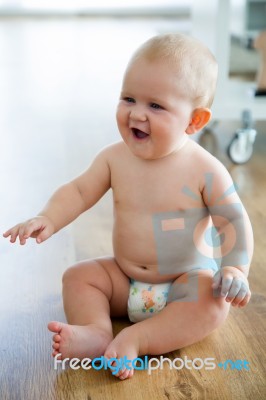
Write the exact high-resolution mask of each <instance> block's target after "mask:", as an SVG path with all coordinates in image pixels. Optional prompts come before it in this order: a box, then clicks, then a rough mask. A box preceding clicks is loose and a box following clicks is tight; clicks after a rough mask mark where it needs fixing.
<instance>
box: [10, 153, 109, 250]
mask: <svg viewBox="0 0 266 400" xmlns="http://www.w3.org/2000/svg"><path fill="white" fill-rule="evenodd" d="M107 154H108V149H105V150H103V151H102V152H101V153H99V154H98V155H97V157H96V158H95V160H94V161H93V163H92V164H91V166H90V167H89V168H88V169H87V170H86V171H85V172H84V173H83V174H81V175H80V176H78V177H77V178H76V179H74V180H73V181H71V182H69V183H67V184H65V185H63V186H61V187H60V188H59V189H58V190H57V191H56V192H55V193H54V194H53V195H52V197H51V198H50V200H49V201H48V203H47V204H46V206H45V207H44V209H43V210H42V211H41V212H40V213H39V214H38V216H36V217H35V218H32V219H29V220H27V221H25V222H23V223H20V224H17V225H15V226H14V227H13V228H11V229H9V230H7V231H6V232H5V233H4V234H3V236H4V237H5V238H7V237H9V236H10V242H11V243H14V242H15V241H16V239H17V237H18V238H19V241H20V244H22V245H23V244H25V243H26V240H27V239H28V238H30V237H32V238H36V241H37V243H41V242H43V241H44V240H46V239H48V238H49V237H50V236H52V235H53V233H55V232H57V231H59V230H60V229H61V228H63V227H64V226H66V225H68V224H69V223H70V222H72V221H74V219H76V218H77V217H78V216H79V215H80V214H81V213H83V212H84V211H86V210H88V209H89V208H91V207H92V206H93V205H94V204H95V203H96V202H97V201H98V200H99V199H100V198H101V197H102V196H103V195H104V193H105V192H107V190H108V189H109V188H110V185H111V176H110V168H109V164H108V161H107Z"/></svg>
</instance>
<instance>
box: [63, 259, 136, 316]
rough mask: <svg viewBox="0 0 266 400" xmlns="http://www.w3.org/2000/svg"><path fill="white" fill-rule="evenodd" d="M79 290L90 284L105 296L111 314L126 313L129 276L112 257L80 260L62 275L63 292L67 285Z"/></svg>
mask: <svg viewBox="0 0 266 400" xmlns="http://www.w3.org/2000/svg"><path fill="white" fill-rule="evenodd" d="M73 285H75V286H78V287H80V290H82V288H84V289H85V290H87V289H86V288H88V287H90V286H92V287H94V288H97V289H99V290H100V291H101V292H102V293H103V294H104V295H105V296H106V298H107V300H108V302H109V305H110V313H111V315H112V316H122V315H127V301H128V296H129V278H128V277H127V276H126V275H125V274H124V272H123V271H122V270H121V268H120V266H119V265H118V264H117V262H116V260H115V259H114V258H113V257H99V258H96V259H91V260H84V261H80V262H79V263H77V264H75V265H74V266H72V267H70V268H69V269H68V270H66V272H65V273H64V275H63V293H64V291H65V292H67V288H68V287H69V286H73Z"/></svg>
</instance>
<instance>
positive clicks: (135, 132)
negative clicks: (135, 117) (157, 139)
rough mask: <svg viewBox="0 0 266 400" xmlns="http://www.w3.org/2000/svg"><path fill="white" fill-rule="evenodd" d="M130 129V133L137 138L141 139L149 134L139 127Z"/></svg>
mask: <svg viewBox="0 0 266 400" xmlns="http://www.w3.org/2000/svg"><path fill="white" fill-rule="evenodd" d="M131 130H132V133H133V135H134V137H135V138H137V139H140V140H142V139H145V138H147V137H148V136H149V135H148V134H147V133H145V132H143V131H141V130H140V129H137V128H132V129H131Z"/></svg>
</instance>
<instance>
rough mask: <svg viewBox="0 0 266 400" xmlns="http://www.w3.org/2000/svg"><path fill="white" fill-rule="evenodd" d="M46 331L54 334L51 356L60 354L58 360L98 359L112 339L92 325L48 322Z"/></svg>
mask: <svg viewBox="0 0 266 400" xmlns="http://www.w3.org/2000/svg"><path fill="white" fill-rule="evenodd" d="M48 329H49V331H51V332H54V333H55V335H54V336H53V346H52V347H53V349H54V351H53V353H52V356H53V357H55V356H56V355H57V354H61V356H58V357H57V358H58V360H63V359H65V358H74V357H77V358H79V359H80V360H82V359H83V358H90V359H93V358H95V357H100V356H101V355H103V353H104V352H105V350H106V348H107V346H108V344H109V343H110V342H111V341H112V339H113V336H112V335H111V334H110V333H108V332H106V331H105V330H103V329H102V328H99V327H97V326H96V325H93V324H91V325H84V326H80V325H69V324H64V323H62V322H56V321H52V322H49V324H48Z"/></svg>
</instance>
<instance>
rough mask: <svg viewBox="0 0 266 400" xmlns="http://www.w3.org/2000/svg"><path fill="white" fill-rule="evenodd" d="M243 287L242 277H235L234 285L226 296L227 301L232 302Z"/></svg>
mask: <svg viewBox="0 0 266 400" xmlns="http://www.w3.org/2000/svg"><path fill="white" fill-rule="evenodd" d="M241 287H242V281H241V279H237V278H234V279H233V282H232V285H231V287H230V289H229V291H228V294H227V296H226V301H227V302H231V301H232V300H233V299H234V298H235V297H236V296H237V295H238V293H239V291H240V289H241Z"/></svg>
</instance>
